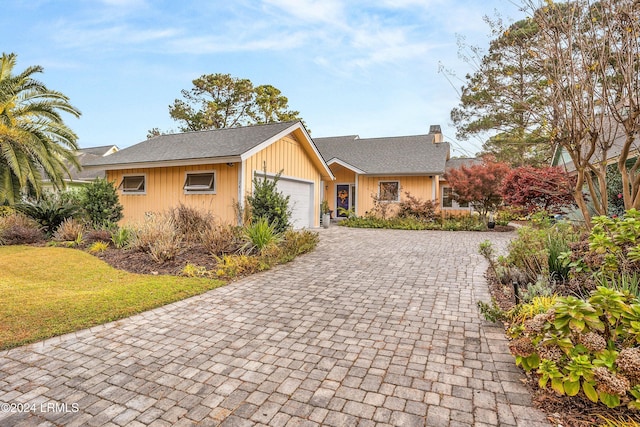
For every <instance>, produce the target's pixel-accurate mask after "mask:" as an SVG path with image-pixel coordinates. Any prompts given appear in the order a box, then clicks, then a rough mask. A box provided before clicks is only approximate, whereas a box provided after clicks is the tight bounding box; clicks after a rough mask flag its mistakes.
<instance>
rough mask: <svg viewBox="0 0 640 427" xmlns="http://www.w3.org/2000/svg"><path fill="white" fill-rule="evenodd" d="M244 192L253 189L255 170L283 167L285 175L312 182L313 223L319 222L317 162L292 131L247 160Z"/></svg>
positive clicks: (274, 170)
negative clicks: (312, 159)
mask: <svg viewBox="0 0 640 427" xmlns="http://www.w3.org/2000/svg"><path fill="white" fill-rule="evenodd" d="M243 167H244V192H245V194H250V193H251V191H252V180H253V174H254V172H256V171H258V172H262V171H264V170H265V167H266V171H267V173H268V174H276V173H278V172H280V171H282V176H283V177H291V178H296V179H303V180H307V181H309V182H312V183H313V191H314V200H315V201H316V202H315V203H314V224H313V226H314V227H318V226H319V225H320V220H319V218H320V206H319V205H320V176H321V175H320V171H318V169H317V168H316V167H315V166H314V164H313V162H312V161H311V159H310V158H309V154H308V153H307V152H306V151H305V150H304V148H303V147H302V145H301V144H300V142H298V140H297V139H296V138H295V136H294V135H293V134H290V135H287V136H285V137H284V138H281V139H280V140H278V141H276V142H274V143H273V144H271V145H269V146H268V147H266V148H265V149H263V150H261V151H259V152H258V153H256V154H254V155H253V156H251V157H249V158H248V159H247V160H245V161H244V166H243Z"/></svg>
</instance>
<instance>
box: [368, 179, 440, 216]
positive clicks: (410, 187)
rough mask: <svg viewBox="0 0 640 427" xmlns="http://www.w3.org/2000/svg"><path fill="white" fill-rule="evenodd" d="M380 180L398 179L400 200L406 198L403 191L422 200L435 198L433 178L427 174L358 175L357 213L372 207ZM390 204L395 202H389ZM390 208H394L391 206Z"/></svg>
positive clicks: (369, 209)
mask: <svg viewBox="0 0 640 427" xmlns="http://www.w3.org/2000/svg"><path fill="white" fill-rule="evenodd" d="M380 181H399V183H400V200H404V199H406V196H405V193H407V192H408V193H410V194H411V195H412V196H414V197H417V198H419V199H422V200H436V201H437V199H436V197H437V195H436V194H433V178H431V177H429V176H366V175H360V176H359V177H358V205H357V206H358V212H357V213H358V215H359V216H362V215H365V214H366V213H367V212H369V211H371V209H373V197H372V196H373V195H378V187H379V182H380ZM390 203H391V204H392V205H397V203H394V202H390ZM392 210H394V209H393V208H392Z"/></svg>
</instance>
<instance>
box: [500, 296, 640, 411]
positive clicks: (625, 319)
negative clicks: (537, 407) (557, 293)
mask: <svg viewBox="0 0 640 427" xmlns="http://www.w3.org/2000/svg"><path fill="white" fill-rule="evenodd" d="M543 308H544V307H542V306H541V307H540V310H538V312H537V314H535V313H536V312H532V313H531V314H533V317H530V316H527V317H526V318H525V317H520V318H518V319H516V320H517V321H515V322H514V323H513V324H512V326H511V327H510V329H509V334H510V335H511V337H512V338H514V340H513V341H512V342H511V344H510V345H509V348H510V350H511V352H512V354H514V355H515V356H516V364H518V365H520V366H522V367H523V369H525V370H526V371H534V370H535V373H537V374H538V379H539V381H538V385H539V386H540V388H545V387H547V386H548V385H551V387H552V388H553V389H554V390H555V391H556V393H558V394H566V395H569V396H575V395H577V394H578V393H581V392H582V393H583V394H584V396H585V397H587V398H588V399H589V400H591V401H592V402H601V403H603V404H604V405H606V406H608V407H611V408H612V407H616V406H619V405H620V404H621V403H623V402H628V405H629V406H630V407H632V408H640V387H639V386H635V387H632V386H631V384H638V380H639V379H640V377H639V376H638V374H640V350H638V348H636V347H635V346H636V345H637V344H638V343H640V301H639V300H638V299H636V298H634V297H632V296H631V295H630V294H628V293H627V294H625V293H622V292H619V291H616V290H613V289H608V288H606V287H603V286H600V287H598V288H597V289H596V290H595V291H593V292H591V294H590V296H589V298H588V299H587V300H583V299H579V298H576V297H573V296H567V297H562V298H558V299H557V302H556V303H555V304H554V305H553V306H552V307H551V308H550V309H548V310H547V311H546V312H542V309H543Z"/></svg>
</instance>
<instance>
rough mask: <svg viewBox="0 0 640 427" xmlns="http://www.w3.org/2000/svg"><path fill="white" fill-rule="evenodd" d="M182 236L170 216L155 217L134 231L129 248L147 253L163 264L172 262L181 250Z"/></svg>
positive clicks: (148, 219)
mask: <svg viewBox="0 0 640 427" xmlns="http://www.w3.org/2000/svg"><path fill="white" fill-rule="evenodd" d="M181 243H182V236H181V235H180V233H178V231H177V229H176V226H175V223H174V221H173V218H172V217H171V216H170V215H153V216H151V217H149V218H147V219H146V220H145V221H144V222H143V223H142V224H140V225H139V226H138V227H136V228H135V229H134V230H133V233H132V235H131V239H130V242H129V246H130V247H131V248H132V249H133V250H139V251H143V252H147V253H148V254H149V255H150V256H151V258H152V259H153V260H154V261H156V262H158V263H160V264H162V263H164V262H166V261H170V260H172V259H173V258H175V256H176V255H177V254H178V252H179V251H180V248H181Z"/></svg>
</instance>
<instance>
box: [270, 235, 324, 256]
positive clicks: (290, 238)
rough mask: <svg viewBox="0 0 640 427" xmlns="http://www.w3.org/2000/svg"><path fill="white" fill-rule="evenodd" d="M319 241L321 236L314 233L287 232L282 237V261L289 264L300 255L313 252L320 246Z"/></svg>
mask: <svg viewBox="0 0 640 427" xmlns="http://www.w3.org/2000/svg"><path fill="white" fill-rule="evenodd" d="M319 241H320V236H319V235H318V233H315V232H313V231H309V230H301V231H293V230H288V231H286V232H285V233H284V235H283V236H282V242H281V244H280V246H281V249H282V253H281V255H280V261H281V262H289V261H291V260H292V259H294V258H295V257H297V256H298V255H302V254H305V253H307V252H311V251H312V250H313V249H315V248H316V246H318V242H319Z"/></svg>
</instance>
